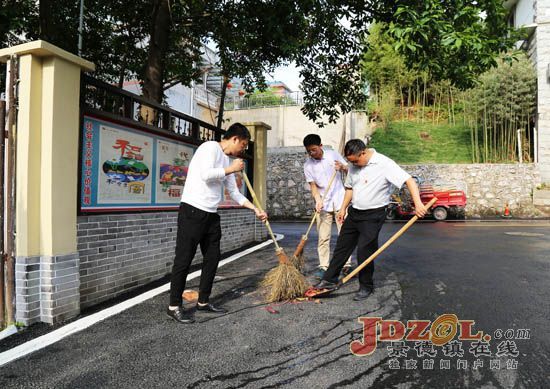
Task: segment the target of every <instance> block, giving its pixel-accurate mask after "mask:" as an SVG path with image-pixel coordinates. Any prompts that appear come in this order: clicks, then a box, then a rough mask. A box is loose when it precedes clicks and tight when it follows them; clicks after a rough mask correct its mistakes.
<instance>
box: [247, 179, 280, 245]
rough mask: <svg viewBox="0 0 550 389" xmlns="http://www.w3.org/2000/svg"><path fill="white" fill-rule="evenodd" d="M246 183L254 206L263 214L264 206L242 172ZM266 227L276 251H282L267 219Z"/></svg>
mask: <svg viewBox="0 0 550 389" xmlns="http://www.w3.org/2000/svg"><path fill="white" fill-rule="evenodd" d="M242 174H243V178H244V182H245V183H246V187H247V188H248V190H249V191H250V194H251V195H252V200H253V201H254V204H255V205H256V208H258V209H259V210H260V212H263V209H262V206H261V205H260V202H259V201H258V198H257V197H256V192H254V189H253V188H252V185H250V181H249V180H248V176H247V175H246V173H245V172H244V170H243V171H242ZM264 223H265V226H266V227H267V230H268V231H269V235H271V239H273V243H274V244H275V249H276V250H280V249H281V248H280V247H279V244H278V243H277V239H275V235H274V234H273V230H272V229H271V226H270V225H269V220H267V219H265V222H264Z"/></svg>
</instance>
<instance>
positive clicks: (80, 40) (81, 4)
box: [78, 0, 84, 57]
mask: <svg viewBox="0 0 550 389" xmlns="http://www.w3.org/2000/svg"><path fill="white" fill-rule="evenodd" d="M83 25H84V0H80V18H79V20H78V56H79V57H82V27H83Z"/></svg>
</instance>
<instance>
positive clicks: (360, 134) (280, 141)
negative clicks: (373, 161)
mask: <svg viewBox="0 0 550 389" xmlns="http://www.w3.org/2000/svg"><path fill="white" fill-rule="evenodd" d="M300 109H301V106H277V107H270V108H253V109H242V110H235V111H226V112H225V114H224V119H225V120H226V121H225V122H224V127H228V126H229V125H230V124H232V123H235V122H255V121H259V122H264V123H266V124H268V125H270V126H271V131H268V134H267V147H290V146H303V139H304V137H305V136H306V135H307V134H311V133H315V134H318V135H319V136H320V137H321V140H322V142H323V144H324V145H327V146H332V147H333V148H334V149H335V150H338V147H339V145H340V140H341V139H342V133H343V132H345V139H346V140H349V139H352V138H360V139H364V138H365V137H366V136H367V135H371V133H372V131H371V130H370V129H369V126H368V119H367V116H366V115H365V114H364V113H362V112H352V113H348V114H346V115H342V116H340V118H339V119H338V121H337V122H336V123H328V124H326V125H325V126H324V127H322V128H321V127H319V126H318V125H317V124H315V123H314V122H312V121H310V120H309V119H308V118H307V117H306V116H305V115H304V114H303V113H302V111H301V110H300ZM325 121H326V120H325Z"/></svg>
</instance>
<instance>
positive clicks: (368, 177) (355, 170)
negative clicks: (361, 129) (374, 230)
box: [344, 149, 411, 210]
mask: <svg viewBox="0 0 550 389" xmlns="http://www.w3.org/2000/svg"><path fill="white" fill-rule="evenodd" d="M371 150H372V151H373V152H374V154H373V155H372V156H371V157H370V159H369V162H368V164H367V165H366V166H363V167H356V166H350V167H349V170H348V176H347V177H346V182H345V183H344V185H345V187H346V188H351V189H352V190H353V197H352V200H351V201H352V207H353V208H355V209H359V210H365V209H374V208H380V207H384V206H386V205H388V204H389V202H390V196H391V193H392V189H393V188H392V185H395V186H396V187H398V188H401V186H403V184H404V183H405V181H407V180H408V179H409V178H410V177H411V176H410V175H409V173H407V172H406V171H404V170H403V169H402V168H401V167H399V165H397V163H395V162H394V161H393V160H392V159H390V158H388V157H386V156H385V155H383V154H380V153H377V152H376V150H374V149H371Z"/></svg>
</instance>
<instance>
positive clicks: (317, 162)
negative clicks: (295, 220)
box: [303, 134, 351, 278]
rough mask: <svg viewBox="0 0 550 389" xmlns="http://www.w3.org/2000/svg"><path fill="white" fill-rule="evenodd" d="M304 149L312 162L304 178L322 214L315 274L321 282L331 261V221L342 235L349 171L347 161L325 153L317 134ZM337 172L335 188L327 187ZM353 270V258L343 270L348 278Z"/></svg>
mask: <svg viewBox="0 0 550 389" xmlns="http://www.w3.org/2000/svg"><path fill="white" fill-rule="evenodd" d="M303 142H304V147H305V148H306V151H307V153H308V155H309V158H308V159H307V160H306V162H305V163H304V175H305V176H306V181H307V183H308V184H309V186H310V188H311V195H312V196H313V199H314V200H315V210H316V211H317V212H319V217H318V218H317V233H318V236H319V239H318V241H317V252H318V254H319V268H318V269H317V272H316V273H315V276H316V277H318V278H323V275H324V273H325V271H326V270H327V268H328V264H329V261H330V238H331V236H332V221H333V220H334V221H336V228H337V229H338V233H340V228H341V227H342V224H341V223H339V222H338V221H337V220H336V214H337V213H338V210H339V208H338V207H339V206H340V205H341V204H342V201H343V200H344V192H345V190H344V185H343V184H342V173H341V172H342V171H343V172H346V171H347V170H348V165H347V163H346V161H345V160H344V158H343V157H342V156H341V155H340V154H339V153H337V152H336V151H334V150H330V149H326V150H325V149H324V148H323V144H322V143H321V137H320V136H319V135H317V134H309V135H306V137H305V138H304V141H303ZM335 170H336V171H338V173H337V174H336V177H335V179H334V181H333V182H332V186H331V187H330V188H329V189H328V191H327V187H328V184H329V182H330V178H331V177H332V174H333V173H334V171H335ZM350 269H351V257H350V258H349V259H348V260H347V262H346V264H345V265H344V268H343V271H342V272H343V274H344V275H346V274H348V273H349V271H350Z"/></svg>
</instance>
